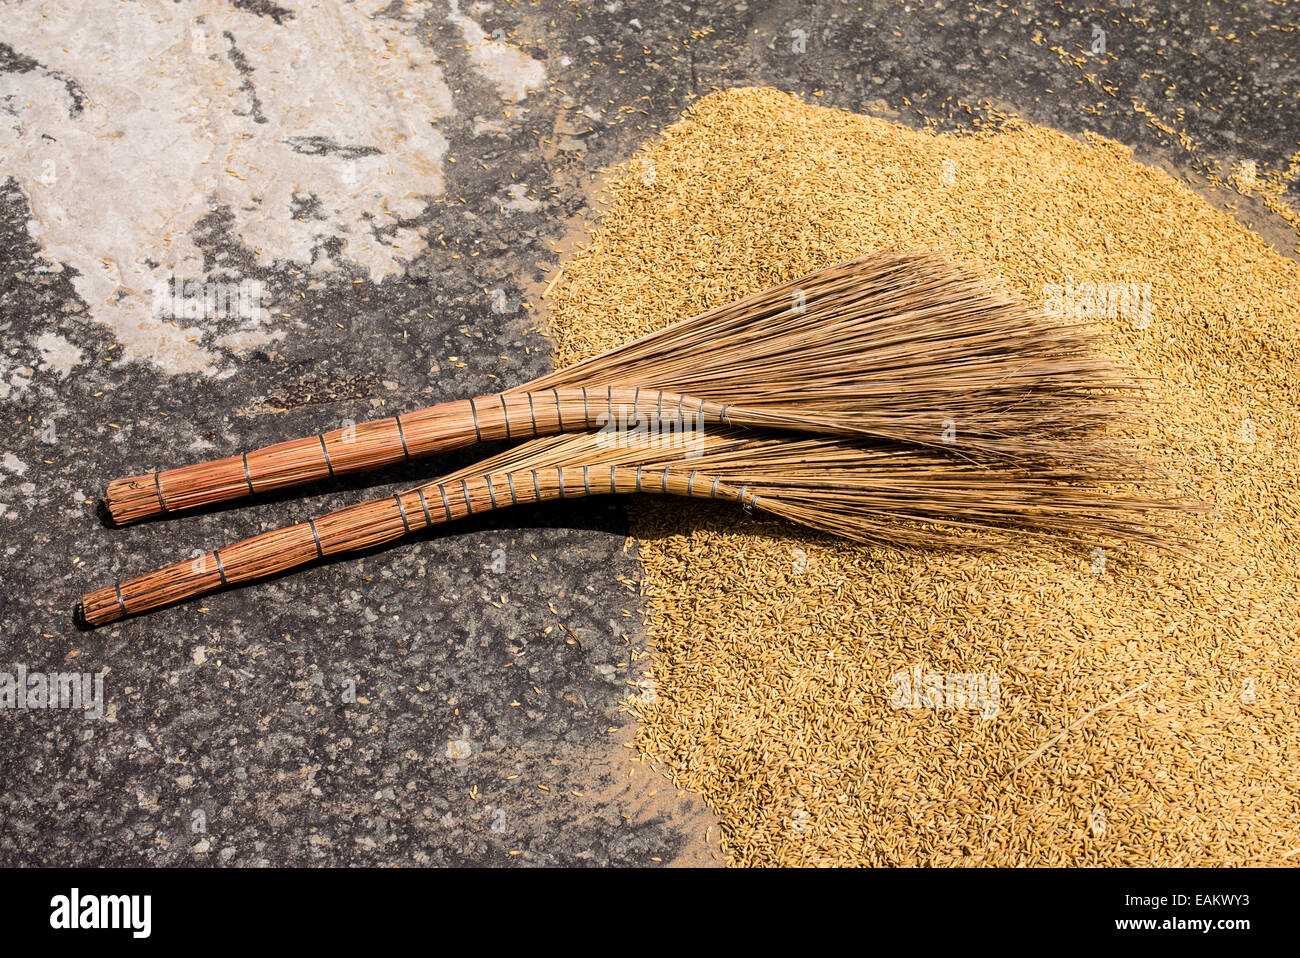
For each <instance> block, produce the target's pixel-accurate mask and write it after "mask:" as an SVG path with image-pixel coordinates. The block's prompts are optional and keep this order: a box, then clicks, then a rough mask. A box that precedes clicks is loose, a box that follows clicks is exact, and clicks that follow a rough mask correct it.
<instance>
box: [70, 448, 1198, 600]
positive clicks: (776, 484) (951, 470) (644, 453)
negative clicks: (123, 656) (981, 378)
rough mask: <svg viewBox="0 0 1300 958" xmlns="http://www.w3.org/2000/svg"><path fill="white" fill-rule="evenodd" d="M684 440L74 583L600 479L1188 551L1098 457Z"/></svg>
mask: <svg viewBox="0 0 1300 958" xmlns="http://www.w3.org/2000/svg"><path fill="white" fill-rule="evenodd" d="M691 446H692V448H689V449H687V450H683V448H682V447H681V444H680V443H678V442H676V441H671V442H668V443H664V442H653V443H649V444H647V445H645V446H643V447H639V448H638V447H636V446H631V445H628V444H622V445H613V446H611V445H610V444H608V443H603V442H602V441H601V437H600V436H599V435H598V434H593V433H579V434H573V435H569V436H557V437H551V438H544V439H538V440H533V441H531V442H528V443H524V444H523V445H521V446H518V447H516V448H514V449H511V450H507V451H506V452H504V453H502V454H500V455H498V456H495V457H493V458H491V459H488V460H486V461H484V462H482V463H479V464H477V465H474V466H471V467H469V468H467V469H464V470H461V471H460V472H457V473H453V474H451V475H449V476H446V477H444V478H442V479H439V480H436V481H434V482H430V483H427V484H425V485H422V486H419V487H416V488H414V489H410V490H407V491H405V492H400V493H396V494H394V495H392V496H387V497H384V498H381V499H375V500H372V501H369V502H365V503H361V504H358V505H354V506H349V507H347V508H343V509H339V510H336V511H334V512H331V513H328V514H327V515H324V516H321V517H319V518H316V519H311V520H308V521H306V522H300V523H297V524H296V525H291V526H287V527H285V528H282V529H276V530H273V531H270V532H265V533H262V534H260V535H256V536H253V537H252V538H250V539H245V540H243V541H241V542H236V543H234V544H232V545H227V546H224V547H222V548H220V549H216V550H214V551H212V552H208V553H206V554H205V555H203V556H199V557H197V558H194V559H188V560H184V561H182V562H178V563H175V564H174V565H171V566H168V567H166V568H164V569H160V570H158V571H156V572H152V573H149V574H146V575H142V576H138V577H136V578H133V579H129V580H127V581H125V582H122V583H118V584H115V585H112V586H108V587H106V588H102V589H99V590H97V591H94V592H90V593H88V594H86V595H85V596H84V597H83V598H82V601H81V604H80V605H79V606H78V616H79V617H80V618H81V619H82V620H83V621H84V622H86V623H88V624H90V625H102V624H105V623H107V622H112V621H114V620H116V619H120V618H122V617H124V616H126V615H130V614H134V613H137V612H143V611H145V610H148V609H153V608H157V607H159V606H163V605H169V604H172V603H175V602H178V601H181V600H184V599H187V598H191V597H194V596H197V595H201V594H203V593H206V592H211V591H213V590H216V589H220V588H223V587H225V586H229V585H233V584H236V583H242V582H250V581H253V580H256V579H261V578H265V577H267V576H270V575H273V574H276V573H278V572H282V571H285V570H287V569H291V568H294V567H297V566H301V565H306V564H308V563H311V562H314V561H317V560H320V559H324V558H325V557H326V556H330V555H336V554H339V553H345V552H354V551H358V550H364V549H367V548H370V547H373V546H376V545H379V544H381V543H384V542H388V541H391V540H393V539H396V538H399V537H401V536H405V535H410V534H412V533H415V532H418V531H420V530H423V529H426V528H429V527H431V526H434V525H439V524H442V523H445V522H451V521H454V520H456V519H461V518H464V517H467V516H470V515H478V514H482V513H486V512H490V511H493V510H496V509H501V508H505V507H507V506H511V505H522V504H526V503H532V502H545V501H548V500H552V499H563V498H575V497H581V496H587V495H603V494H607V493H616V494H626V493H633V492H645V493H666V494H671V495H679V496H689V497H694V498H703V499H720V500H731V501H733V502H735V503H737V505H738V506H740V507H742V508H743V509H744V510H745V511H755V510H756V511H758V512H764V513H769V514H771V515H775V516H779V517H781V518H783V519H786V520H788V521H790V522H793V523H796V524H799V525H803V526H806V527H809V528H812V529H817V530H820V531H823V532H828V533H831V534H833V535H837V536H840V537H843V538H846V539H850V540H856V541H862V542H878V543H887V544H893V545H904V546H927V547H954V546H976V547H989V546H992V545H997V544H1004V543H1005V541H1006V540H1005V538H1001V539H998V538H987V537H975V538H972V536H970V535H968V533H978V532H993V531H996V530H999V529H1016V530H1020V531H1022V532H1027V533H1030V534H1031V535H1032V536H1035V537H1042V536H1060V535H1065V536H1069V537H1073V538H1076V539H1077V538H1080V537H1106V538H1112V539H1120V540H1126V541H1129V542H1133V543H1137V544H1140V545H1146V546H1156V547H1164V548H1171V549H1175V550H1179V551H1188V550H1186V549H1185V548H1184V547H1182V546H1180V545H1178V544H1177V543H1174V542H1173V541H1172V540H1170V539H1169V538H1168V537H1167V534H1166V533H1167V530H1166V529H1165V528H1164V527H1163V526H1162V525H1160V524H1158V523H1156V522H1154V521H1153V520H1152V518H1151V516H1152V515H1153V514H1155V513H1158V512H1160V511H1164V510H1170V509H1179V508H1185V507H1186V506H1185V505H1183V504H1178V503H1173V502H1167V501H1160V500H1149V499H1142V498H1126V497H1120V496H1115V495H1112V494H1110V492H1108V491H1107V490H1106V489H1104V488H1103V487H1102V486H1101V485H1100V484H1101V483H1105V482H1111V481H1116V480H1119V479H1125V478H1136V477H1135V476H1132V475H1126V474H1124V473H1122V472H1121V471H1120V470H1118V469H1117V468H1115V467H1113V466H1109V465H1105V464H1102V465H1094V466H1093V467H1087V466H1083V465H1076V466H1072V467H1063V466H1059V465H1050V464H1042V463H1035V462H1033V461H1032V460H1031V461H1028V462H1026V463H1022V464H1008V463H1001V464H998V466H997V467H996V468H990V467H988V466H983V465H979V464H975V463H970V462H963V461H961V460H958V459H956V458H954V457H952V456H949V455H945V454H944V453H942V452H939V451H936V450H930V449H926V448H924V447H906V446H900V445H893V446H886V445H872V444H868V443H862V442H855V441H849V440H843V439H837V438H821V437H809V436H793V435H764V436H754V435H753V434H749V433H745V432H741V431H738V430H734V429H726V428H723V429H717V430H713V431H712V432H711V433H710V434H708V435H707V436H701V437H697V438H694V439H692V440H691Z"/></svg>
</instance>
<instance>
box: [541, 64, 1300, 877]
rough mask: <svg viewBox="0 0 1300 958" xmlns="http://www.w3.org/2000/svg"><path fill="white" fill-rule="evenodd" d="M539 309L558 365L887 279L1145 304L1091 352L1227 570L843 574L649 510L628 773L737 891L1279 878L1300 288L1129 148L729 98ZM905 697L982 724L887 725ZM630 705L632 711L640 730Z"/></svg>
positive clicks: (1296, 622) (1166, 562)
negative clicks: (1145, 410) (943, 692)
mask: <svg viewBox="0 0 1300 958" xmlns="http://www.w3.org/2000/svg"><path fill="white" fill-rule="evenodd" d="M609 184H610V185H609V190H610V203H609V208H608V211H607V213H606V214H605V215H604V219H603V224H602V225H601V227H600V229H599V230H597V231H596V232H595V233H594V234H593V236H592V241H591V244H590V245H589V246H588V247H587V248H586V249H585V250H583V251H582V252H580V253H578V254H576V255H575V256H573V258H572V259H571V260H570V261H569V262H568V263H566V264H565V266H564V269H563V271H562V273H561V274H560V275H559V276H558V277H557V278H556V280H554V281H553V284H554V285H553V288H552V290H551V292H552V300H551V302H552V319H553V333H554V335H555V337H556V341H557V347H558V356H557V362H558V363H559V364H560V365H567V364H570V363H573V362H576V361H578V360H580V359H582V358H584V357H586V356H589V355H591V354H593V353H595V352H598V351H599V350H602V349H604V348H607V347H609V346H612V345H615V344H617V343H619V342H623V341H625V340H627V339H630V338H632V337H634V336H639V335H641V334H644V333H646V332H649V331H651V330H653V329H657V328H659V327H662V326H664V325H666V324H667V323H669V322H672V321H673V320H676V319H679V318H681V317H684V316H689V315H692V314H694V313H697V312H700V311H702V310H704V309H706V308H709V307H712V306H715V305H718V304H720V303H723V302H726V301H728V300H731V299H734V298H736V297H738V296H741V295H743V294H746V293H749V292H752V291H755V290H758V289H761V288H764V287H767V286H770V285H773V284H775V283H777V282H780V281H783V280H788V279H791V278H793V277H796V276H799V275H801V274H804V273H807V272H810V271H811V270H813V269H815V268H817V267H820V266H824V265H826V264H829V263H832V262H836V261H838V260H841V259H845V258H847V257H849V256H852V255H854V254H857V253H860V252H863V251H866V250H871V249H877V248H909V247H916V246H927V247H931V248H938V249H941V250H945V251H946V252H948V253H949V254H950V255H952V256H954V257H955V258H959V259H964V260H970V261H975V262H978V263H983V264H985V265H986V266H987V268H988V269H989V270H990V271H991V272H994V273H998V274H1000V275H1001V277H1002V280H1003V282H1004V283H1005V284H1006V285H1007V286H1008V287H1010V288H1012V289H1015V290H1017V291H1019V292H1020V293H1021V294H1023V295H1026V296H1029V297H1030V298H1032V299H1033V300H1035V301H1042V300H1043V299H1044V296H1045V289H1046V284H1053V283H1054V284H1063V283H1064V282H1065V281H1066V278H1067V277H1072V281H1074V282H1079V283H1082V282H1086V281H1094V282H1096V281H1100V282H1116V283H1118V282H1124V283H1128V282H1133V283H1138V284H1142V283H1150V290H1151V307H1152V309H1151V314H1150V315H1151V321H1150V323H1149V324H1146V325H1144V324H1143V323H1141V322H1133V321H1132V320H1131V318H1128V317H1123V316H1121V317H1118V318H1112V319H1104V320H1103V321H1102V322H1103V323H1104V325H1105V327H1106V331H1107V335H1108V338H1109V341H1110V342H1109V348H1110V349H1111V350H1112V352H1113V353H1114V354H1116V356H1117V357H1118V358H1120V359H1122V360H1124V361H1126V362H1128V363H1129V364H1131V365H1133V366H1135V367H1138V368H1140V369H1142V370H1144V371H1145V372H1147V373H1149V374H1151V375H1152V376H1153V377H1154V382H1153V387H1152V389H1153V393H1154V394H1155V396H1156V398H1158V399H1161V400H1164V401H1165V403H1166V404H1165V405H1163V406H1161V407H1158V409H1159V412H1158V414H1157V415H1155V416H1153V417H1152V418H1151V421H1150V422H1148V423H1145V424H1134V425H1133V427H1132V430H1133V435H1134V437H1135V438H1138V439H1140V440H1141V441H1142V442H1143V443H1145V444H1146V446H1147V447H1148V448H1149V449H1150V451H1151V454H1152V456H1153V457H1154V458H1155V459H1156V460H1157V461H1160V462H1164V463H1167V464H1168V465H1169V467H1170V468H1171V469H1172V470H1173V471H1174V474H1175V476H1174V481H1173V482H1172V484H1171V487H1170V489H1169V490H1168V491H1169V492H1171V493H1174V494H1183V495H1187V496H1189V497H1194V498H1202V499H1207V500H1212V501H1214V502H1216V503H1217V504H1218V506H1219V513H1218V515H1216V516H1215V517H1213V519H1212V520H1207V519H1205V518H1204V517H1201V518H1199V519H1197V520H1195V521H1196V523H1197V524H1198V525H1197V526H1194V527H1191V528H1189V529H1188V534H1189V536H1192V537H1198V536H1199V537H1203V539H1204V541H1205V542H1207V543H1208V549H1209V555H1210V558H1211V560H1212V561H1213V562H1214V563H1215V566H1216V568H1213V569H1207V568H1201V567H1194V566H1189V565H1188V564H1187V563H1186V562H1185V561H1180V560H1177V559H1175V558H1170V557H1162V556H1144V555H1136V554H1121V553H1117V552H1113V551H1112V553H1110V554H1104V555H1102V556H1101V557H1100V562H1099V561H1098V558H1097V557H1096V556H1093V555H1090V554H1089V550H1088V548H1087V547H1085V548H1084V549H1082V550H1076V551H1067V550H1061V551H1057V552H1053V553H1043V552H1035V553H1032V554H1031V553H1029V552H1027V551H1026V552H1005V553H1001V554H997V555H965V554H957V555H947V554H945V555H935V554H930V553H926V552H902V551H898V550H892V549H886V548H870V547H852V546H846V545H844V544H843V543H841V542H833V541H831V540H829V539H826V538H822V537H819V536H816V535H813V534H805V533H801V532H800V531H798V530H796V529H794V528H791V527H788V526H785V525H781V524H779V523H776V522H765V521H761V520H759V519H757V518H746V517H743V516H738V515H737V514H736V512H735V511H734V510H723V509H709V508H707V507H701V506H700V505H699V504H696V503H686V502H682V503H677V502H669V501H664V500H663V499H656V500H654V501H652V502H647V503H644V504H639V505H638V506H637V508H636V515H635V527H634V532H635V534H636V536H637V538H638V539H639V540H640V556H641V561H642V563H643V566H644V584H643V588H644V591H645V592H646V595H647V600H648V604H647V608H646V615H647V619H648V625H649V630H650V634H651V636H652V638H653V640H654V652H653V656H652V658H651V669H650V675H651V677H652V678H653V681H654V688H655V690H656V694H655V696H654V697H653V699H652V700H647V699H646V698H645V697H640V696H639V697H636V698H635V699H634V700H630V704H629V707H630V708H634V709H635V710H636V711H637V712H638V714H639V715H640V718H641V724H640V726H639V730H638V734H637V738H636V742H637V745H638V747H639V748H640V750H641V751H642V753H643V754H645V755H646V756H649V757H650V758H652V759H654V760H656V761H658V762H660V763H662V764H663V765H664V766H665V767H666V768H667V769H668V771H669V772H670V773H671V775H672V777H673V779H674V781H675V782H676V783H677V784H678V785H679V786H683V787H689V788H691V789H694V790H696V791H698V792H699V793H700V794H702V795H703V796H704V798H705V799H706V800H707V801H708V802H709V804H710V805H711V806H712V807H713V808H714V809H715V810H716V811H717V812H718V814H719V815H720V817H721V819H722V821H723V823H724V832H725V835H724V842H725V845H724V847H725V848H726V850H727V852H728V854H729V857H730V861H731V862H732V863H735V864H886V863H888V864H932V865H949V864H975V865H1050V864H1090V865H1101V864H1114V865H1142V864H1158V865H1234V864H1261V865H1267V864H1274V865H1276V864H1294V863H1295V862H1296V861H1297V860H1298V859H1297V857H1296V852H1297V845H1300V836H1298V832H1300V716H1298V715H1297V709H1296V707H1295V703H1296V701H1297V694H1296V693H1297V684H1296V679H1297V675H1296V665H1297V660H1296V655H1295V651H1294V646H1293V643H1294V641H1295V637H1296V635H1297V632H1300V588H1298V586H1297V578H1298V577H1297V575H1296V568H1297V566H1298V565H1300V542H1297V530H1298V529H1300V514H1298V513H1300V509H1298V507H1297V502H1300V496H1298V495H1297V493H1298V492H1300V490H1298V489H1297V480H1296V476H1297V473H1298V471H1300V462H1298V461H1297V449H1296V446H1295V441H1294V437H1295V436H1296V435H1300V384H1297V376H1296V370H1297V356H1298V350H1297V347H1298V346H1300V306H1298V305H1297V303H1298V302H1300V267H1297V265H1296V264H1295V263H1293V262H1291V261H1289V260H1287V259H1285V258H1283V257H1282V256H1280V255H1278V254H1277V253H1275V252H1274V251H1273V250H1272V249H1270V248H1269V247H1268V246H1266V245H1265V244H1264V243H1263V242H1262V241H1261V240H1260V239H1259V238H1257V237H1256V236H1254V235H1253V234H1251V233H1250V232H1248V231H1247V230H1246V229H1245V228H1243V227H1241V226H1240V225H1239V224H1237V223H1236V222H1235V221H1234V220H1233V219H1231V218H1230V217H1229V216H1227V215H1225V214H1222V213H1219V212H1217V211H1215V210H1214V209H1213V208H1211V207H1210V206H1209V205H1208V204H1207V203H1206V202H1204V201H1203V200H1201V199H1200V198H1198V197H1197V196H1196V195H1195V194H1193V193H1192V192H1190V191H1189V190H1187V189H1186V188H1184V187H1183V186H1181V185H1180V184H1179V183H1178V182H1177V181H1175V180H1174V179H1172V178H1171V177H1170V176H1168V175H1167V174H1166V173H1164V172H1161V171H1159V170H1155V169H1151V168H1147V167H1143V166H1139V165H1138V164H1136V163H1135V162H1134V161H1133V159H1132V156H1131V153H1130V151H1128V150H1127V149H1125V148H1124V147H1122V146H1120V145H1118V144H1116V143H1113V142H1110V141H1108V140H1105V139H1102V138H1100V137H1090V138H1088V139H1087V140H1086V141H1085V142H1080V141H1077V140H1074V139H1071V138H1070V137H1068V136H1065V135H1063V134H1061V133H1057V132H1054V131H1052V130H1048V129H1043V128H1038V127H1034V126H1029V125H1023V124H1018V123H1016V124H1008V125H1005V126H1004V127H1002V128H1001V129H999V130H997V131H993V130H989V129H988V128H987V127H985V129H984V131H983V132H980V133H979V134H977V135H972V136H957V135H940V134H936V133H933V132H930V131H916V130H911V129H908V128H905V127H902V126H898V125H895V124H891V123H888V122H885V121H882V120H878V119H872V118H868V117H863V116H855V115H851V114H848V113H844V112H840V111H835V110H829V109H826V108H823V107H816V106H809V105H805V104H803V103H801V102H800V101H799V100H797V99H795V98H794V97H791V96H787V95H785V94H782V93H778V92H776V91H772V90H763V89H744V90H729V91H726V92H722V93H718V94H715V95H713V96H710V97H708V98H706V99H704V100H702V101H700V102H699V103H697V104H696V105H695V107H694V108H693V109H692V110H691V112H690V113H689V115H688V116H687V117H686V118H684V119H683V120H682V121H680V122H679V123H677V124H675V125H673V126H672V127H670V128H668V129H667V130H666V131H664V134H663V136H662V137H661V138H660V139H659V140H658V141H656V142H653V143H651V144H649V145H648V146H646V147H645V148H644V149H643V150H641V151H640V152H639V153H638V154H637V155H636V156H634V157H633V158H632V159H631V160H630V161H629V162H628V163H626V164H625V165H623V166H622V167H620V168H619V169H618V170H616V171H614V174H613V175H612V176H611V178H610V181H609ZM915 666H921V667H922V668H923V670H924V671H926V672H936V673H957V674H970V673H988V674H992V675H996V676H998V677H999V680H1000V686H999V694H998V708H997V714H996V716H994V717H992V718H983V717H981V713H980V712H979V711H975V710H971V709H960V708H956V709H931V708H909V707H899V708H896V707H894V706H893V705H891V693H892V692H893V691H894V688H895V686H894V685H893V684H892V683H893V682H894V680H895V677H896V676H898V675H900V674H907V673H910V671H911V670H912V669H913V668H914V667H915ZM633 702H634V704H632V703H633Z"/></svg>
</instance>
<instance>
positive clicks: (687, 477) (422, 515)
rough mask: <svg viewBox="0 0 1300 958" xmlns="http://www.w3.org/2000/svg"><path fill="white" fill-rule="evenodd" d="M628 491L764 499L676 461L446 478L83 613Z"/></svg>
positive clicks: (123, 589) (101, 617)
mask: <svg viewBox="0 0 1300 958" xmlns="http://www.w3.org/2000/svg"><path fill="white" fill-rule="evenodd" d="M630 492H660V493H669V494H673V495H680V496H691V497H694V498H703V499H735V500H737V501H738V502H740V504H741V505H742V506H743V507H744V508H745V510H746V511H750V510H752V509H753V508H754V507H755V506H756V505H758V504H759V497H758V496H757V495H755V494H754V492H753V491H752V489H750V487H748V486H740V487H736V486H734V485H731V484H728V483H724V482H723V481H722V480H721V479H719V478H718V477H715V476H708V475H703V474H701V473H698V472H688V471H685V470H683V469H680V468H678V469H665V468H658V467H657V468H655V469H642V468H636V467H624V466H597V467H586V466H567V467H561V468H547V469H538V470H528V471H520V472H500V473H489V474H487V475H480V476H474V477H472V478H467V479H460V480H451V481H448V480H441V481H439V482H432V483H429V484H427V485H423V486H419V487H417V488H415V489H410V490H407V491H406V492H400V493H397V494H395V495H392V496H388V497H386V498H383V499H374V500H371V501H369V502H363V503H358V504H357V505H353V506H347V507H346V508H343V509H337V510H335V511H334V512H330V513H327V514H326V515H323V516H320V517H319V518H316V519H309V520H307V521H306V522H299V523H297V524H296V525H291V526H285V527H284V528H281V529H275V530H271V531H269V532H264V533H261V534H259V535H256V536H253V537H252V538H249V539H244V540H243V541H241V542H236V543H233V544H231V545H226V546H222V547H221V548H219V549H216V550H214V551H212V552H208V553H205V554H203V555H201V556H195V557H194V558H191V559H185V560H183V561H181V562H177V563H174V564H172V565H169V566H167V567H165V568H163V569H159V570H157V571H155V572H150V573H147V574H145V575H141V576H137V577H135V578H133V579H127V580H126V581H125V582H119V583H117V584H115V585H111V586H108V587H106V588H102V589H98V590H96V591H94V592H88V593H86V594H85V595H84V596H82V599H81V603H80V604H79V605H78V607H77V615H78V618H79V619H81V621H83V622H84V623H86V624H87V625H104V624H105V623H108V622H113V621H116V620H117V619H121V618H123V617H125V616H127V615H134V614H135V613H137V612H144V611H145V610H147V609H153V608H158V607H159V606H164V605H171V604H172V603H174V602H179V601H181V600H183V599H188V598H192V597H194V596H197V595H202V594H204V593H205V592H211V591H213V590H215V589H220V588H223V587H225V586H227V585H233V584H235V583H239V582H251V581H253V580H256V579H262V578H265V577H266V576H270V575H274V574H276V573H278V572H283V571H284V570H286V569H292V568H294V567H296V566H301V565H306V564H307V563H309V562H314V561H316V560H318V559H323V558H324V557H325V556H329V555H337V554H340V553H346V552H356V551H360V550H362V549H368V548H370V547H372V546H375V545H379V544H380V543H384V542H388V541H390V540H392V539H396V538H400V537H401V536H404V535H408V534H410V533H412V532H417V531H419V530H421V529H426V528H428V527H430V526H434V525H438V524H440V523H443V522H450V521H452V520H454V519H462V518H464V517H466V516H469V515H477V514H479V513H481V512H490V511H492V510H494V509H502V508H505V507H507V506H511V505H522V504H527V503H531V502H545V501H547V500H550V499H566V498H578V497H582V496H589V495H603V494H607V493H630Z"/></svg>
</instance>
